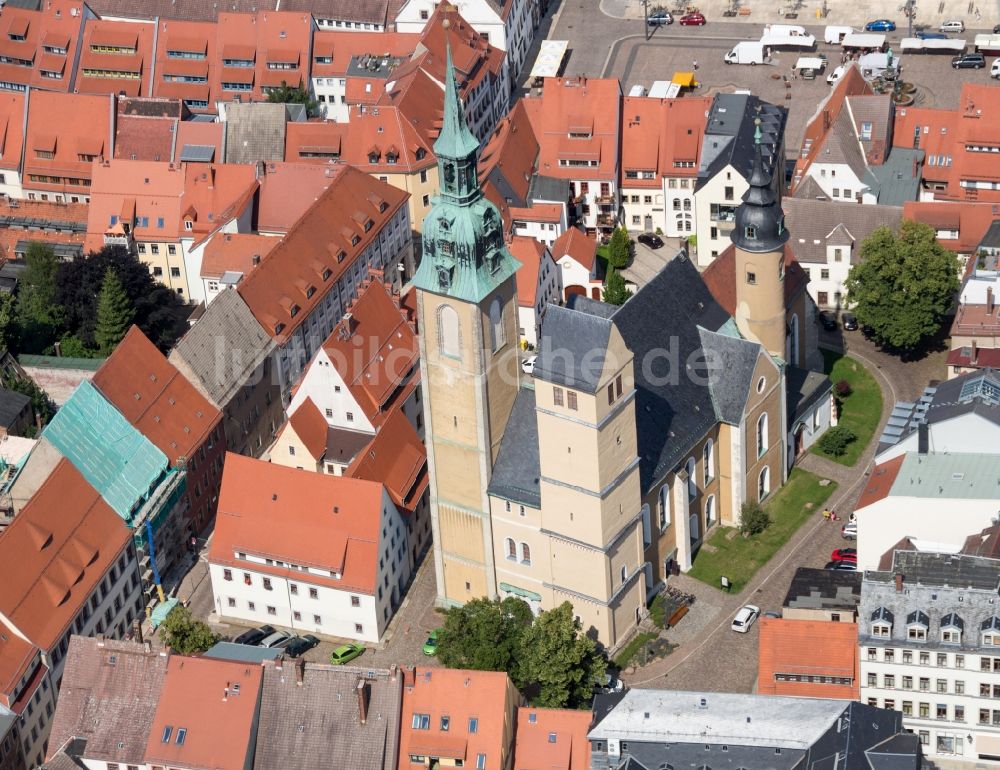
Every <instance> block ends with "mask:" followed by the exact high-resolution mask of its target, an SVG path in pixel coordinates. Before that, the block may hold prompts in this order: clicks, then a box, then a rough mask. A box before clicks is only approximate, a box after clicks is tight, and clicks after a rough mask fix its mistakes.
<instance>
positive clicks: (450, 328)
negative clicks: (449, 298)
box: [438, 305, 462, 358]
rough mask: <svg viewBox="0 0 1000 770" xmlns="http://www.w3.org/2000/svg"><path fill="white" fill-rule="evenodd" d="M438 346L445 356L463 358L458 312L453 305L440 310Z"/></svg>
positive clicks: (442, 307) (444, 306) (443, 306)
mask: <svg viewBox="0 0 1000 770" xmlns="http://www.w3.org/2000/svg"><path fill="white" fill-rule="evenodd" d="M438 346H439V347H440V349H441V355H443V356H449V357H451V358H461V357H462V351H461V346H460V333H459V328H458V312H457V311H456V310H455V308H453V307H452V306H451V305H442V306H441V308H440V309H439V310H438Z"/></svg>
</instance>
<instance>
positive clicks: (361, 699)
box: [354, 679, 368, 724]
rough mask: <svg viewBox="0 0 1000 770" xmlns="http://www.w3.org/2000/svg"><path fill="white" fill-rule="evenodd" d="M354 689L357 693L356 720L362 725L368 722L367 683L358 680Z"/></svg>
mask: <svg viewBox="0 0 1000 770" xmlns="http://www.w3.org/2000/svg"><path fill="white" fill-rule="evenodd" d="M354 689H355V690H356V691H357V693H358V719H359V720H360V721H361V724H364V723H365V722H367V721H368V683H367V682H366V681H365V680H364V679H359V680H358V686H357V687H355V688H354Z"/></svg>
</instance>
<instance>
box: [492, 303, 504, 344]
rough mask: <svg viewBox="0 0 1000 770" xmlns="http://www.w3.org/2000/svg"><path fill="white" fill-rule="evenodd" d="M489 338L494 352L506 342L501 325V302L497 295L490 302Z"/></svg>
mask: <svg viewBox="0 0 1000 770" xmlns="http://www.w3.org/2000/svg"><path fill="white" fill-rule="evenodd" d="M490 339H491V341H492V343H493V352H494V353H495V352H496V351H498V350H499V349H500V348H502V347H503V346H504V345H505V344H507V335H506V332H505V331H504V327H503V303H502V302H501V301H500V298H499V297H494V299H493V301H492V302H491V303H490Z"/></svg>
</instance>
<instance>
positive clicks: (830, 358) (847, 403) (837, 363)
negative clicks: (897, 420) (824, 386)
mask: <svg viewBox="0 0 1000 770" xmlns="http://www.w3.org/2000/svg"><path fill="white" fill-rule="evenodd" d="M823 368H824V370H825V371H826V372H827V374H829V375H830V380H831V381H832V382H833V384H834V387H836V385H837V383H838V382H840V381H841V380H847V382H849V383H850V385H851V395H849V396H847V398H839V397H837V396H836V391H835V392H834V396H835V397H836V398H838V400H839V401H840V420H839V422H838V425H843V426H845V427H847V428H850V430H851V431H853V432H854V435H855V436H857V437H858V438H857V440H856V441H852V442H851V443H850V444H848V445H847V451H846V452H845V453H844V454H842V455H841V456H840V457H834V456H833V455H828V454H826V453H825V452H822V451H821V450H820V448H819V446H817V445H813V447H812V449H811V451H812V452H813V454H817V455H819V456H820V457H825V458H826V459H828V460H833V462H835V463H840V464H841V465H854V464H855V463H857V461H858V459H859V458H860V457H861V454H862V453H863V452H864V451H865V448H866V447H867V446H868V444H869V443H870V442H871V440H872V438H873V437H874V436H875V431H876V430H878V424H879V421H880V420H881V419H882V389H881V388H879V386H878V383H877V382H876V381H875V378H874V377H872V375H871V374H869V372H868V370H867V369H865V367H864V366H863V365H862V364H861V363H860V362H859V361H856V360H854V359H853V358H850V357H848V356H844V355H843V354H842V353H837V352H835V351H833V350H824V351H823Z"/></svg>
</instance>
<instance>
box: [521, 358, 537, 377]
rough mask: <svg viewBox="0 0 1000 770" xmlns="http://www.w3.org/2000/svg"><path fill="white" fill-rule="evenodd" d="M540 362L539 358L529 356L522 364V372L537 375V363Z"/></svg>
mask: <svg viewBox="0 0 1000 770" xmlns="http://www.w3.org/2000/svg"><path fill="white" fill-rule="evenodd" d="M537 360H538V356H528V357H527V358H526V359H524V360H523V361H522V362H521V371H522V372H524V373H525V374H534V373H535V361H537Z"/></svg>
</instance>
